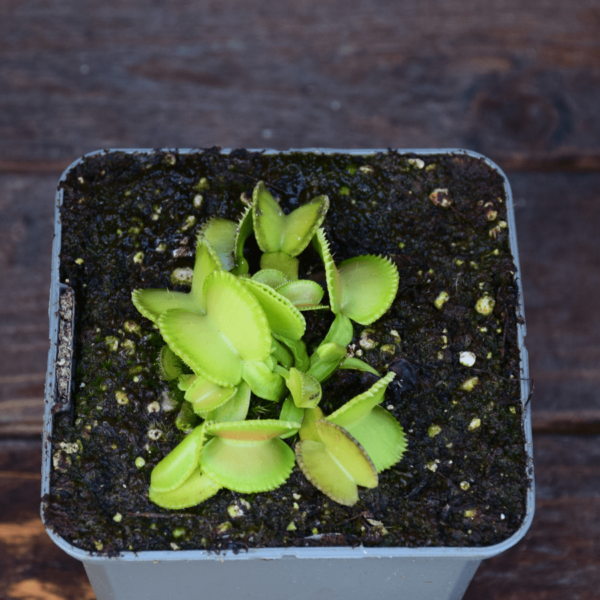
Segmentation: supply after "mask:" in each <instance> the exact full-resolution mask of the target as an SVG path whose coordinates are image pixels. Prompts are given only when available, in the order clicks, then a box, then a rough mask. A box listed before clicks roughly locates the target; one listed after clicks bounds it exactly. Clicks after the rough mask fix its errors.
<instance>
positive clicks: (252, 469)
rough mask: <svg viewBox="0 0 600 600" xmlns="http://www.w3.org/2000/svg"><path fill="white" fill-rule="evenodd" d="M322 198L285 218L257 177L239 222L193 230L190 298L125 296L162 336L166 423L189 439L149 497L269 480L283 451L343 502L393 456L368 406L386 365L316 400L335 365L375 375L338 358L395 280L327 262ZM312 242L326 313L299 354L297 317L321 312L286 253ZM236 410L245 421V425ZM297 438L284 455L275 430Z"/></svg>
mask: <svg viewBox="0 0 600 600" xmlns="http://www.w3.org/2000/svg"><path fill="white" fill-rule="evenodd" d="M328 206H329V200H328V199H327V197H326V196H319V197H317V198H315V199H313V200H312V201H310V202H308V203H306V204H304V205H303V206H301V207H300V208H298V209H296V210H294V211H293V212H292V213H290V214H289V215H285V214H284V213H283V211H282V209H281V208H280V206H279V204H278V203H277V202H276V201H275V199H274V198H273V196H272V195H271V194H270V193H269V191H268V190H267V188H266V186H265V185H264V184H263V183H262V182H261V183H259V184H258V185H257V186H256V188H255V190H254V193H253V200H252V206H251V207H248V208H247V209H246V211H245V212H244V214H243V215H242V217H241V218H240V220H239V221H238V222H237V223H235V222H233V221H229V220H227V219H222V218H213V219H211V220H209V221H208V222H207V223H206V224H205V225H204V226H203V227H202V229H201V231H200V234H199V238H198V244H197V250H196V260H195V265H194V271H193V278H192V286H191V291H190V293H188V294H185V293H181V292H173V291H168V290H136V291H134V292H133V295H132V298H133V302H134V304H135V306H136V307H137V308H138V310H139V311H140V312H141V313H142V314H143V315H144V316H146V317H148V318H149V319H150V320H152V321H153V322H154V323H155V324H156V325H157V326H158V328H159V330H160V333H161V335H162V337H163V339H164V340H165V342H166V343H167V346H165V347H164V348H163V349H162V350H161V354H160V359H159V370H160V373H161V376H162V377H163V379H165V380H167V381H173V380H177V382H178V387H179V389H180V390H181V391H182V392H183V395H184V400H183V404H182V406H181V409H180V412H179V415H178V416H177V419H176V425H177V427H179V428H180V429H181V430H183V431H184V432H188V433H187V436H186V437H185V438H184V439H183V441H182V442H181V443H180V444H179V445H178V446H177V447H176V448H175V449H174V450H173V451H172V452H171V453H170V454H168V455H167V456H166V457H165V458H164V459H163V460H162V461H160V462H159V463H158V465H157V466H156V467H155V468H154V470H153V471H152V476H151V485H150V499H151V500H152V501H153V502H155V503H156V504H158V505H159V506H162V507H164V508H170V509H177V508H183V507H187V506H192V505H194V504H198V503H200V502H202V501H204V500H205V499H207V498H209V497H210V496H212V495H214V494H215V493H217V491H218V490H219V489H221V487H225V488H227V489H230V490H232V491H236V492H240V493H254V492H263V491H268V490H272V489H275V488H276V487H279V486H280V485H282V484H283V483H285V481H286V480H287V478H288V477H289V475H290V472H291V470H292V468H293V465H294V461H295V460H296V462H297V463H298V465H299V467H300V469H301V470H302V471H303V473H304V474H305V476H306V477H307V478H308V479H309V480H310V481H311V482H312V483H313V484H314V485H315V486H316V487H317V488H318V489H320V490H321V491H322V492H323V493H325V494H327V495H328V496H329V497H330V498H332V499H333V500H335V501H336V502H340V503H342V504H346V505H352V504H355V503H356V502H357V500H358V487H359V486H362V487H375V486H376V485H377V481H378V479H377V473H378V472H380V471H382V470H384V469H386V468H389V467H390V466H392V465H393V464H395V463H396V462H397V461H398V460H399V459H400V457H401V455H402V453H403V452H404V449H405V442H404V434H403V431H402V428H401V426H400V424H399V423H398V422H397V421H396V419H395V418H394V417H393V416H392V415H391V414H390V413H389V412H388V411H385V410H384V409H382V408H381V407H379V406H378V404H379V403H380V402H381V401H382V400H383V397H384V394H385V390H386V388H387V385H388V384H389V382H390V381H391V380H392V379H393V377H394V373H388V374H387V375H386V376H385V377H383V378H382V379H380V380H379V381H378V382H376V383H375V384H374V385H373V386H372V387H371V388H370V389H369V390H367V391H366V392H364V393H363V394H359V395H358V396H356V397H355V398H354V399H352V400H351V401H349V402H347V403H346V404H345V405H344V406H342V407H341V408H339V409H338V410H336V411H335V412H334V413H332V414H331V415H329V416H325V415H324V414H323V412H322V411H321V409H320V408H319V406H318V405H319V403H320V401H321V398H322V388H321V382H323V381H326V380H327V379H328V378H329V377H331V375H332V374H333V373H334V372H335V370H336V369H338V368H343V369H357V370H359V371H366V372H370V373H373V374H376V375H378V376H379V373H378V372H377V371H376V370H375V369H374V368H373V367H371V366H370V365H368V364H367V363H365V362H364V361H361V360H359V359H358V358H354V357H352V356H348V351H347V346H348V344H350V343H351V342H352V339H353V337H354V330H353V325H352V321H356V322H358V323H360V324H362V325H368V324H371V323H373V322H374V321H375V320H377V319H378V318H379V317H381V315H383V313H384V312H386V311H387V310H388V309H389V308H390V306H391V304H392V302H393V299H394V297H395V295H396V292H397V288H398V272H397V269H396V267H395V266H394V265H393V263H391V262H390V261H389V260H388V259H386V258H382V257H378V256H359V257H355V258H351V259H348V260H345V261H343V262H342V263H341V264H340V265H339V267H338V266H336V264H335V262H334V260H333V257H332V255H331V251H330V248H329V243H328V241H327V238H326V236H325V232H324V230H323V229H320V227H321V225H322V223H323V220H324V218H325V214H326V212H327V208H328ZM253 232H254V235H255V237H256V241H257V242H258V245H259V248H260V249H261V251H262V252H263V254H262V257H261V260H260V265H261V269H260V270H259V271H257V272H256V273H254V274H251V273H250V272H249V271H250V267H249V264H248V262H247V260H246V259H245V257H244V244H245V242H246V240H247V239H248V237H249V236H250V235H251V234H252V233H253ZM311 240H312V241H313V243H314V245H315V247H316V248H317V250H318V252H319V254H320V256H321V258H322V260H323V263H324V266H325V274H326V280H327V292H328V296H329V303H330V307H331V310H332V311H333V313H334V314H335V318H334V320H333V323H332V324H331V326H330V329H329V331H328V333H327V335H326V336H325V338H324V339H323V340H322V342H321V343H320V344H319V345H318V346H317V347H316V348H315V349H314V351H313V352H312V354H311V355H310V356H309V354H308V352H307V348H306V344H305V343H304V341H303V339H302V338H303V336H304V333H305V329H306V321H305V318H304V316H303V314H302V312H303V311H307V310H315V309H320V310H323V309H327V308H329V307H328V306H325V305H321V304H320V302H321V301H322V299H323V297H324V294H325V290H323V288H322V287H321V286H320V285H319V284H317V283H316V282H314V281H309V280H300V279H298V265H299V259H298V255H300V254H301V253H302V251H303V250H304V249H305V248H306V247H307V246H308V245H309V244H310V242H311ZM186 369H187V372H184V371H186ZM189 371H191V372H189ZM286 390H287V392H288V394H286V393H285V392H286ZM284 398H285V399H284ZM264 401H267V403H266V404H264ZM261 402H262V404H261ZM272 402H277V403H279V402H281V405H280V406H281V408H280V412H279V419H270V418H266V419H260V417H261V416H263V415H266V414H272V410H271V409H269V405H271V403H272ZM271 406H272V405H271ZM248 414H252V415H254V416H255V417H256V419H254V420H252V419H251V420H246V419H247V416H248ZM198 420H203V421H202V423H201V424H200V425H197V422H198ZM296 434H299V436H300V441H299V442H297V444H296V446H295V453H294V451H292V449H291V448H290V446H289V445H288V443H286V442H284V441H283V439H287V438H292V437H293V436H295V435H296Z"/></svg>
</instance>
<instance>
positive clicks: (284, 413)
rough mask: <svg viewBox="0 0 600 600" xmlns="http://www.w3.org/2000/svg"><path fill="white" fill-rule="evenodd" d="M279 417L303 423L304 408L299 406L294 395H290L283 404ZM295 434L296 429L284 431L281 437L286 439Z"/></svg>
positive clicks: (283, 419) (282, 419)
mask: <svg viewBox="0 0 600 600" xmlns="http://www.w3.org/2000/svg"><path fill="white" fill-rule="evenodd" d="M279 419H280V420H281V421H292V422H296V423H302V420H303V419H304V409H303V408H298V407H297V406H296V404H295V403H294V400H293V398H292V396H288V397H287V398H286V399H285V401H284V402H283V404H282V406H281V413H280V414H279ZM293 435H296V432H295V431H290V432H288V433H284V434H282V435H280V436H279V437H280V438H281V439H282V440H284V439H286V438H289V437H291V436H293Z"/></svg>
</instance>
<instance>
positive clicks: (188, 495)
mask: <svg viewBox="0 0 600 600" xmlns="http://www.w3.org/2000/svg"><path fill="white" fill-rule="evenodd" d="M220 489H221V486H220V485H219V484H218V483H216V482H214V481H213V480H212V479H211V478H210V477H208V475H206V474H205V473H203V472H202V469H201V468H200V467H198V468H197V469H196V470H195V471H194V472H193V473H192V474H191V475H190V476H189V477H188V478H187V479H186V481H185V482H184V483H183V484H182V485H181V486H179V487H178V488H177V489H175V490H171V491H168V492H159V491H157V490H156V489H154V488H153V487H152V486H150V489H149V490H148V497H149V498H150V501H151V502H154V504H157V505H158V506H160V507H162V508H168V509H171V510H179V509H182V508H189V507H190V506H196V505H197V504H200V503H201V502H204V501H205V500H208V498H210V497H212V496H214V495H215V494H216V493H217V492H218V491H219V490H220Z"/></svg>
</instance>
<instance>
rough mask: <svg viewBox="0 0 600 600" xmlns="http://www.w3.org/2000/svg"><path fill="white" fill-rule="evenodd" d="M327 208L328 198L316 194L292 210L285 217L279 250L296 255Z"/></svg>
mask: <svg viewBox="0 0 600 600" xmlns="http://www.w3.org/2000/svg"><path fill="white" fill-rule="evenodd" d="M328 209H329V198H328V197H327V196H317V197H316V198H313V199H312V200H311V201H310V202H307V203H306V204H303V205H302V206H299V207H298V208H297V209H296V210H293V211H292V212H291V213H290V214H289V215H288V216H287V217H286V219H285V229H284V233H283V240H282V243H281V250H282V251H283V252H286V253H287V254H289V255H290V256H298V254H300V253H301V252H302V251H303V250H304V249H305V248H306V247H307V246H308V244H310V240H311V239H312V238H313V236H314V235H315V232H316V231H317V229H318V228H319V227H321V224H322V223H323V220H324V219H325V215H326V214H327V210H328Z"/></svg>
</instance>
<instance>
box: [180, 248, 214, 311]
mask: <svg viewBox="0 0 600 600" xmlns="http://www.w3.org/2000/svg"><path fill="white" fill-rule="evenodd" d="M221 269H222V265H221V259H220V258H219V256H218V254H217V253H216V251H215V250H214V248H213V247H212V246H211V245H210V244H209V243H207V242H206V241H205V240H203V239H200V240H198V243H197V244H196V260H195V262H194V275H193V277H192V290H191V292H190V296H192V297H193V298H194V299H195V301H196V303H197V305H198V306H199V307H200V308H201V311H200V312H201V314H205V313H206V306H205V302H204V282H205V281H206V278H207V277H208V276H209V275H210V274H211V273H213V272H214V271H220V270H221ZM182 308H184V307H182Z"/></svg>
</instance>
